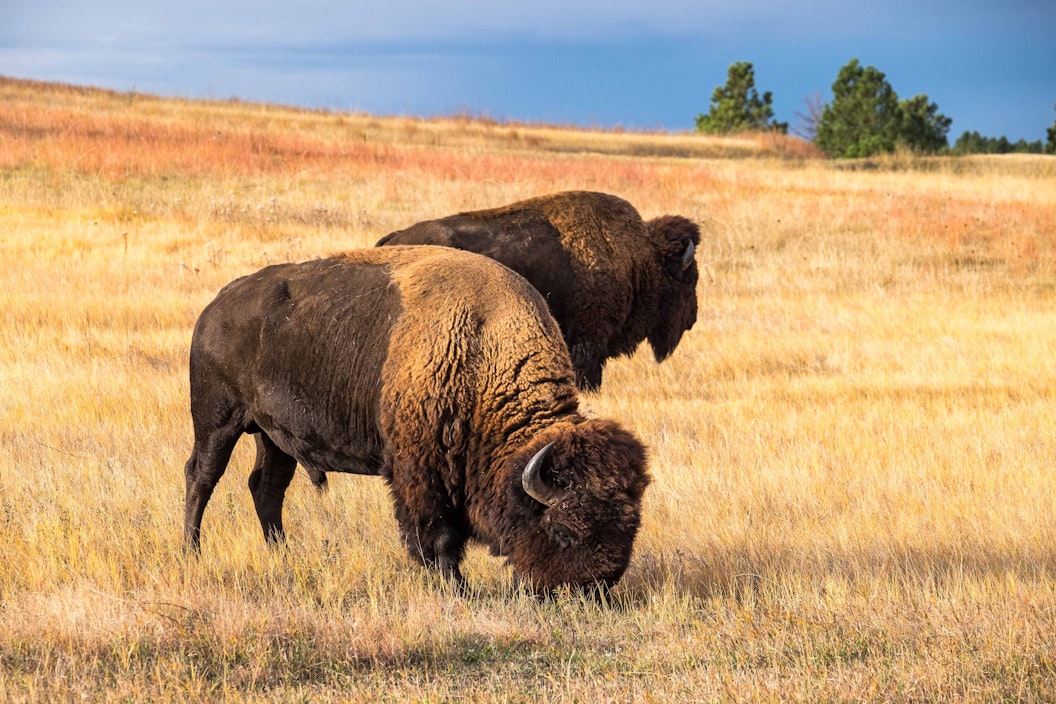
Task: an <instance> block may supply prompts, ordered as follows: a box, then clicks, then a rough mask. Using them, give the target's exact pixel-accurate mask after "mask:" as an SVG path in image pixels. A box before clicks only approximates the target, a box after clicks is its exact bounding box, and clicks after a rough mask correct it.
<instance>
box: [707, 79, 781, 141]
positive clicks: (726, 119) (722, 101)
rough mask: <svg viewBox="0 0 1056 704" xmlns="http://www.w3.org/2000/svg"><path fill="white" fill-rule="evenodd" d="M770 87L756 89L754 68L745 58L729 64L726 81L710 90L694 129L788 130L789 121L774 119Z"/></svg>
mask: <svg viewBox="0 0 1056 704" xmlns="http://www.w3.org/2000/svg"><path fill="white" fill-rule="evenodd" d="M771 103H773V95H772V94H771V93H770V91H767V92H766V93H763V97H762V98H760V97H759V93H758V92H757V91H756V90H755V69H754V68H753V67H752V64H751V63H749V62H747V61H738V62H737V63H735V64H732V65H731V66H730V68H729V70H728V71H727V73H726V85H724V86H719V87H717V88H716V89H715V92H713V93H712V94H711V108H710V110H709V111H708V114H707V115H704V114H701V115H697V130H698V131H699V132H707V133H710V134H730V133H732V132H744V131H746V130H776V131H778V132H787V131H788V123H786V122H774V121H773V120H774V110H773V108H772V107H771Z"/></svg>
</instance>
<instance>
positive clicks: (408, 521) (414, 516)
mask: <svg viewBox="0 0 1056 704" xmlns="http://www.w3.org/2000/svg"><path fill="white" fill-rule="evenodd" d="M437 488H438V487H437ZM392 495H393V502H394V504H395V508H396V520H397V522H398V523H399V524H400V535H401V537H402V538H403V542H404V544H405V545H406V546H407V551H408V552H409V553H410V555H411V557H412V558H413V559H415V560H418V561H419V562H421V563H423V564H424V565H426V566H428V567H432V568H435V569H437V570H439V571H440V574H442V575H443V576H444V577H445V578H446V579H447V580H448V581H449V582H451V583H452V584H453V585H454V586H455V588H456V589H458V590H459V591H462V590H463V589H464V588H465V579H464V578H463V577H462V572H461V570H460V569H459V567H458V566H459V564H461V562H462V556H463V554H465V551H466V540H467V538H468V531H467V529H466V528H464V527H463V523H464V521H462V520H460V519H459V515H460V514H459V512H458V511H456V510H455V509H454V507H452V506H451V502H450V501H449V500H448V499H447V498H446V493H445V492H442V491H430V490H429V487H428V482H425V483H413V482H412V483H411V484H410V485H405V486H400V484H399V483H396V482H394V483H393V486H392Z"/></svg>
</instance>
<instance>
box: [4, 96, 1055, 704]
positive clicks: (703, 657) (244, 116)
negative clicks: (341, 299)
mask: <svg viewBox="0 0 1056 704" xmlns="http://www.w3.org/2000/svg"><path fill="white" fill-rule="evenodd" d="M564 189H591V190H601V191H607V192H611V193H614V194H617V195H620V196H622V197H624V198H626V199H628V200H629V201H631V202H632V203H634V204H635V205H636V206H637V207H638V209H639V210H640V211H641V212H642V214H643V216H645V217H647V218H649V217H654V216H656V215H660V214H664V213H678V214H682V215H685V216H688V217H690V218H693V219H695V220H697V221H698V222H699V223H700V224H701V226H702V229H703V232H704V241H703V243H702V245H701V247H700V249H699V251H698V261H699V262H701V264H702V277H701V283H700V288H699V292H698V293H699V299H700V312H699V316H698V320H697V324H696V326H695V327H694V328H693V329H692V331H690V332H689V333H688V334H687V335H686V337H684V338H683V341H682V344H681V345H680V347H679V348H678V350H677V351H676V352H675V354H674V355H673V357H672V358H671V359H670V360H669V361H667V362H665V363H664V364H663V365H656V364H655V363H654V362H653V361H652V359H651V357H650V355H649V354H648V350H647V349H642V350H641V351H640V353H639V354H638V355H636V356H635V357H633V358H631V359H626V360H617V361H615V362H611V363H610V364H609V365H608V366H607V368H606V374H605V384H604V386H603V389H602V392H601V393H600V394H597V395H594V396H592V397H589V398H588V399H587V402H588V403H589V405H590V406H591V407H592V409H593V410H594V411H595V412H596V413H598V414H599V415H606V416H612V417H616V418H618V419H620V420H621V421H623V422H624V423H625V424H626V425H627V426H629V427H630V428H632V429H633V430H634V431H635V432H636V433H637V434H638V435H639V436H640V437H641V438H642V439H643V440H644V441H645V442H646V443H647V444H648V445H649V447H650V449H651V458H652V462H651V467H652V472H653V475H654V482H653V484H652V486H651V487H650V489H649V490H648V492H647V494H646V504H645V517H644V528H643V530H642V532H641V533H640V535H639V540H638V543H637V547H636V554H635V558H634V560H633V562H632V565H631V567H630V569H629V571H628V573H627V575H626V577H625V578H624V580H623V582H621V584H620V586H619V587H618V588H617V589H616V591H615V592H614V594H613V599H612V603H611V604H608V605H600V606H599V605H597V604H593V603H586V602H583V601H581V600H579V599H577V598H573V597H568V598H564V599H558V600H555V601H553V602H543V603H540V602H537V601H535V600H533V599H531V598H528V597H526V596H524V595H522V594H520V593H519V592H517V591H516V590H515V589H514V588H513V587H512V586H511V582H512V580H511V578H510V575H509V572H508V569H507V568H506V567H504V566H503V565H502V563H501V562H500V561H499V560H497V559H495V558H492V557H490V556H489V555H488V554H487V553H486V551H485V550H483V549H480V548H474V549H471V550H470V553H469V555H468V557H467V562H466V564H465V572H466V576H467V578H468V579H469V581H470V582H471V584H472V586H473V587H474V589H475V593H474V594H473V595H472V596H470V597H468V598H459V597H457V596H455V595H453V594H452V593H451V592H450V591H449V590H448V589H446V588H445V587H444V585H443V584H442V583H441V582H440V580H438V579H437V578H436V577H434V576H433V575H430V574H428V573H426V572H424V571H423V570H421V569H420V568H419V567H417V566H416V565H414V564H412V562H411V561H410V560H409V558H407V557H406V556H405V554H404V552H403V549H402V547H401V546H400V544H399V540H398V536H397V531H396V524H395V520H394V519H393V518H392V515H391V509H390V504H389V498H388V495H387V493H386V489H385V486H384V483H383V482H382V481H381V480H380V479H377V478H371V477H358V476H345V475H339V476H332V477H331V489H330V492H329V493H328V494H327V495H323V496H320V495H317V494H316V492H315V491H314V490H313V488H312V487H311V485H310V483H309V482H308V480H307V477H306V476H305V475H304V474H303V473H302V474H299V475H298V476H297V478H296V479H295V480H294V484H293V486H292V487H291V488H290V491H289V494H288V498H287V504H286V506H287V511H286V526H287V529H288V532H289V535H290V537H289V541H288V545H287V546H286V548H285V549H270V550H269V549H268V548H266V547H265V545H264V542H263V539H262V535H261V533H260V528H259V525H258V523H257V519H256V516H255V514H254V512H253V509H252V502H251V499H250V496H249V492H248V490H247V489H246V486H245V480H246V478H247V475H248V472H249V464H250V462H251V451H250V449H249V445H251V443H248V442H243V443H242V445H240V448H239V450H238V451H237V452H236V456H235V458H234V461H233V462H232V465H231V467H230V468H229V470H228V472H227V474H226V475H225V476H224V478H223V480H222V482H221V484H220V486H219V487H218V489H217V492H216V494H215V495H214V498H213V501H212V502H211V504H210V506H209V509H208V511H207V512H206V515H205V522H204V526H203V529H204V543H203V554H202V556H201V558H200V559H198V560H194V559H187V558H185V557H184V556H183V555H182V553H181V549H180V548H181V545H180V539H181V522H182V508H183V491H184V482H183V463H184V462H185V460H186V458H187V455H188V453H189V451H190V444H191V432H190V419H189V413H188V398H187V367H186V356H187V350H188V346H189V342H190V334H191V328H192V326H193V324H194V320H195V318H196V317H197V314H198V313H199V312H200V311H201V309H202V307H203V306H204V305H205V304H206V303H207V302H208V301H209V300H211V298H212V297H213V296H214V295H215V293H216V291H217V290H218V289H219V288H220V287H221V286H222V285H223V284H225V283H226V282H228V281H229V280H231V279H233V278H235V277H237V276H240V275H243V274H246V273H248V272H251V271H254V270H256V269H258V268H260V267H261V266H263V265H265V264H267V263H269V262H276V261H285V260H297V259H305V258H309V257H313V256H317V255H321V254H326V253H329V252H333V251H336V250H341V249H347V248H353V247H361V246H369V245H371V244H372V243H373V242H374V241H375V240H377V239H378V238H379V237H381V236H382V235H384V234H386V233H388V232H389V231H391V230H393V229H398V228H401V227H403V226H406V225H409V224H411V223H413V222H415V221H418V220H421V219H426V218H431V217H436V216H439V215H444V214H449V213H453V212H456V211H460V210H466V209H471V208H478V207H488V206H493V205H499V204H502V203H506V202H509V201H512V200H516V199H520V198H522V197H528V196H533V195H538V194H542V193H546V192H551V191H556V190H564ZM0 277H2V278H0V383H2V388H3V394H2V395H0V456H2V461H0V700H4V701H10V700H14V701H21V700H26V701H33V702H37V701H40V702H44V701H49V702H50V701H81V700H82V699H86V700H88V701H107V700H121V701H172V702H184V701H215V700H218V699H221V700H232V701H274V702H287V701H297V700H301V701H360V700H362V701H374V700H378V699H387V700H435V701H440V700H452V699H464V700H469V701H489V700H497V701H531V702H545V701H584V702H587V701H589V702H594V701H618V702H623V701H631V700H643V701H656V702H671V701H691V700H695V701H712V700H730V701H744V700H762V701H790V700H791V701H837V700H838V701H1052V700H1053V699H1056V521H1054V518H1053V513H1054V509H1056V477H1054V476H1053V473H1054V470H1056V433H1054V429H1056V159H1053V158H1046V157H1032V158H1027V157H1006V158H985V159H959V160H947V159H938V160H930V161H915V160H911V159H893V160H889V161H884V162H878V163H871V164H867V163H855V164H845V163H835V162H829V161H821V160H817V159H814V158H812V153H811V151H810V149H809V147H807V146H805V145H802V144H800V143H797V142H795V141H794V140H785V139H777V138H772V137H770V138H767V137H747V138H744V139H742V140H719V139H713V138H704V137H698V136H692V135H664V134H651V135H642V134H631V133H614V132H608V133H599V132H588V131H581V130H570V129H559V128H550V127H543V126H532V125H512V124H495V123H488V122H481V121H473V120H469V119H457V118H452V119H446V120H431V121H423V120H412V119H401V118H376V117H371V116H367V115H357V114H336V113H335V114H329V113H314V112H301V111H294V110H289V109H285V108H282V107H278V106H261V105H252V104H244V103H234V102H209V103H206V102H186V101H176V100H161V99H154V98H150V97H146V96H140V95H135V94H120V93H108V92H102V91H92V90H80V89H72V88H64V87H59V86H49V85H43V84H34V83H27V82H20V81H13V80H7V79H0Z"/></svg>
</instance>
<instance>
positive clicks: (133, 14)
mask: <svg viewBox="0 0 1056 704" xmlns="http://www.w3.org/2000/svg"><path fill="white" fill-rule="evenodd" d="M0 18H2V19H0V74H2V75H6V76H14V77H18V78H34V79H40V80H57V81H65V82H70V83H77V84H84V85H95V86H101V87H107V88H114V89H118V90H136V91H140V92H146V93H157V94H162V95H173V96H182V97H192V98H197V97H201V98H229V97H238V98H242V99H244V100H249V101H269V102H278V103H284V104H289V105H297V106H303V107H313V108H330V109H335V110H362V111H366V112H371V113H378V114H414V115H423V116H433V115H446V114H451V113H456V112H460V113H466V112H470V113H474V114H481V115H487V116H489V117H492V118H495V119H500V120H520V121H527V122H552V123H560V124H577V125H588V126H589V125H596V126H601V127H613V126H616V125H619V126H622V127H625V128H628V129H638V128H641V129H667V130H673V131H676V130H689V129H692V127H693V124H694V123H693V119H694V117H695V116H696V115H697V114H698V113H701V112H706V111H707V109H708V105H709V102H710V99H711V93H712V91H713V90H714V89H715V87H716V86H718V85H720V84H722V83H724V82H725V80H726V70H727V68H728V67H729V65H730V64H732V63H734V62H736V61H749V62H751V63H752V64H753V66H754V67H755V77H756V87H757V89H758V90H759V91H760V92H764V91H771V92H772V93H773V98H774V110H775V112H776V115H777V119H779V120H783V121H788V122H790V123H791V124H792V125H793V127H794V126H795V124H796V118H795V112H797V111H799V112H803V111H804V100H805V99H806V98H807V96H809V95H812V94H814V93H820V94H821V97H822V99H823V100H825V101H828V100H829V99H831V90H830V87H831V85H832V82H833V81H834V80H835V78H836V74H837V73H838V72H839V69H840V67H841V66H843V65H844V64H846V63H847V62H848V61H849V60H851V59H852V58H857V59H859V61H860V62H861V63H862V64H863V65H867V66H868V65H871V66H875V67H876V68H878V69H879V70H880V71H882V72H884V73H885V74H886V75H887V79H888V81H889V82H890V83H891V85H892V87H893V88H894V89H895V92H897V93H898V95H899V96H900V97H902V98H909V97H911V96H913V95H916V94H918V93H926V94H927V95H928V97H929V98H930V99H931V100H932V101H934V102H936V103H938V105H939V110H940V112H942V113H944V114H945V115H947V116H948V117H951V118H952V119H953V125H952V127H951V128H950V133H949V136H950V141H951V142H952V141H953V140H954V139H955V138H956V137H957V136H959V135H960V134H961V133H962V132H964V131H966V130H976V131H979V132H981V133H982V134H984V135H986V136H992V137H998V136H1002V135H1004V136H1007V137H1008V138H1010V139H1012V140H1013V141H1015V140H1018V139H1021V138H1022V139H1027V140H1029V141H1033V140H1037V139H1041V140H1044V139H1045V129H1046V128H1047V127H1050V126H1052V124H1053V122H1054V121H1056V107H1054V105H1056V2H1053V1H1052V0H1007V1H1006V2H1000V3H999V2H989V1H983V0H959V1H958V2H950V1H948V0H943V1H941V2H934V1H930V0H888V1H886V2H877V1H876V0H871V1H869V2H863V1H860V0H845V1H842V2H841V1H838V0H800V1H799V2H794V3H793V2H778V1H777V0H745V1H743V2H739V3H738V2H716V1H714V0H652V1H651V2H650V1H649V0H633V1H632V0H608V1H607V2H577V1H576V0H563V1H562V0H532V1H526V2H522V1H520V0H518V1H505V0H463V1H460V2H452V1H449V0H432V1H429V0H384V1H382V2H362V1H357V0H344V1H338V0H297V1H296V2H295V1H292V0H286V1H280V0H252V1H251V0H186V1H184V2H168V3H164V4H162V3H152V2H150V0H93V2H90V3H89V2H86V1H85V0H35V1H33V2H26V1H25V0H17V1H16V0H0Z"/></svg>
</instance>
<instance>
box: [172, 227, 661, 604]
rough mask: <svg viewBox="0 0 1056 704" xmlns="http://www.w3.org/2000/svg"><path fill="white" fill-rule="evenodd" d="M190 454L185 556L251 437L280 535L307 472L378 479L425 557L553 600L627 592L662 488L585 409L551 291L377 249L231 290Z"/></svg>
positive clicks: (461, 263) (440, 251) (214, 333)
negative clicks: (288, 501)
mask: <svg viewBox="0 0 1056 704" xmlns="http://www.w3.org/2000/svg"><path fill="white" fill-rule="evenodd" d="M190 383H191V388H190V391H191V417H192V420H193V424H194V448H193V451H192V453H191V456H190V459H189V460H188V461H187V464H186V467H185V475H186V503H185V515H184V542H185V546H186V547H187V548H189V549H191V550H197V549H198V548H199V540H200V537H199V536H200V533H201V524H202V515H203V513H204V511H205V508H206V504H207V503H208V502H209V497H210V495H211V494H212V492H213V489H214V487H215V486H216V484H217V482H218V481H219V480H220V477H221V475H222V474H223V472H224V469H225V468H226V466H227V463H228V461H229V459H230V456H231V452H232V449H233V448H234V446H235V443H236V441H237V440H238V438H239V437H240V436H241V435H242V434H244V433H252V434H255V435H256V441H257V456H256V463H255V465H254V468H253V471H252V473H251V474H250V477H249V488H250V491H251V493H252V495H253V502H254V505H255V508H256V512H257V516H258V518H259V519H260V525H261V527H262V528H263V530H264V534H265V536H266V537H267V538H268V539H272V540H275V539H280V538H282V537H283V524H282V505H283V497H284V496H285V493H286V489H287V487H288V486H289V483H290V480H291V479H292V477H293V474H294V470H295V469H296V465H297V463H300V464H302V465H304V466H305V467H307V468H309V469H310V470H312V471H315V472H319V473H322V472H352V473H357V474H380V475H382V476H383V477H385V479H386V481H387V482H388V484H389V486H390V490H391V494H392V498H393V502H394V505H395V513H396V519H397V521H398V523H399V526H400V532H401V535H402V538H403V542H404V543H405V544H406V546H407V548H408V550H409V551H410V553H411V555H412V556H413V557H414V558H416V559H418V560H420V561H422V562H424V563H426V564H428V565H431V566H434V567H436V568H438V569H439V570H440V571H441V572H442V573H443V574H444V575H446V576H447V577H448V578H450V579H451V580H452V581H453V582H455V583H456V584H458V585H462V583H463V580H462V575H461V573H460V571H459V563H460V561H461V559H462V555H463V551H464V549H465V545H466V542H467V541H468V540H470V539H476V540H479V541H481V542H483V543H485V544H487V545H488V546H490V548H491V550H492V552H493V554H495V555H501V556H504V557H506V559H507V560H508V562H509V563H510V564H511V565H512V567H513V569H514V571H515V572H516V573H517V575H519V576H520V577H521V578H523V579H524V580H525V581H526V582H528V583H529V584H530V585H531V586H532V587H534V588H535V589H536V590H538V591H540V592H546V591H549V590H551V589H553V588H555V587H558V586H561V585H573V586H579V587H588V588H589V587H595V586H598V585H600V586H607V585H612V584H614V583H615V582H616V581H617V580H619V578H620V577H621V575H622V574H623V572H624V570H625V569H626V567H627V563H628V561H629V560H630V556H631V549H632V546H633V543H634V539H635V535H636V533H637V531H638V526H639V522H640V516H641V502H642V495H643V492H644V491H645V488H646V485H647V484H648V483H649V476H648V472H647V470H646V457H645V449H644V448H643V446H642V444H641V443H640V442H639V441H638V440H637V439H636V438H635V437H634V436H633V435H631V434H630V433H629V432H627V431H626V430H624V429H623V428H622V427H620V426H619V425H618V424H617V423H615V422H613V421H611V420H602V419H588V418H587V417H585V416H584V415H582V414H581V413H580V412H579V410H578V405H579V403H578V399H577V391H576V387H575V385H574V383H573V372H572V365H571V362H570V360H569V357H568V352H567V349H566V347H565V344H564V342H563V340H562V339H561V335H560V331H559V329H558V327H557V324H556V323H555V322H554V320H553V318H552V317H551V316H550V314H549V312H548V311H547V308H546V304H545V302H544V301H543V299H542V297H541V296H540V295H539V294H538V292H536V291H535V290H534V289H533V288H532V287H531V286H530V285H529V284H528V283H527V282H526V281H525V280H524V279H522V278H521V277H519V276H517V275H516V274H514V273H513V272H511V271H509V270H508V269H506V268H505V267H502V266H500V265H499V264H496V263H495V262H493V261H492V260H490V259H487V258H485V257H481V256H478V255H476V254H471V253H468V252H460V251H457V250H453V249H445V248H440V247H391V248H389V247H387V248H383V249H367V250H361V251H355V252H349V253H347V254H344V255H341V256H338V257H334V258H329V259H322V260H318V261H311V262H305V263H300V264H282V265H276V266H269V267H267V268H265V269H262V270H261V271H259V272H257V273H255V274H251V275H249V276H246V277H243V278H241V279H237V280H235V281H233V282H232V283H230V284H228V285H227V286H226V287H224V288H223V289H222V290H221V291H220V293H219V294H218V295H217V296H216V299H215V300H213V302H212V303H210V304H209V305H208V306H207V307H206V308H205V310H204V311H203V312H202V314H201V316H200V317H199V319H198V322H197V325H196V326H195V330H194V336H193V339H192V342H191V353H190Z"/></svg>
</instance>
